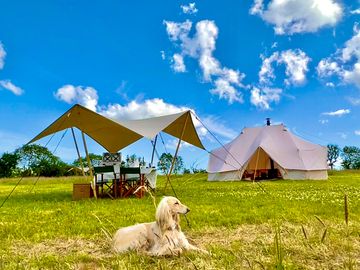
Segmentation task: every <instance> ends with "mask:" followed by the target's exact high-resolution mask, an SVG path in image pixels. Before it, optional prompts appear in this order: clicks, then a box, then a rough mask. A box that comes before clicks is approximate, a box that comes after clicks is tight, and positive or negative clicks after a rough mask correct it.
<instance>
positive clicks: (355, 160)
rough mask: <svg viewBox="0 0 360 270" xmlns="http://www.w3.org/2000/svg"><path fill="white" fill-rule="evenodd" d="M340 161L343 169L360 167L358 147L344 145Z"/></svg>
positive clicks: (359, 150) (359, 149)
mask: <svg viewBox="0 0 360 270" xmlns="http://www.w3.org/2000/svg"><path fill="white" fill-rule="evenodd" d="M341 156H342V160H343V161H342V163H341V165H342V166H343V168H344V169H360V148H358V147H356V146H345V147H344V148H343V150H342V155H341Z"/></svg>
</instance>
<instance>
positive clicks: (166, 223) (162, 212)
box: [155, 197, 172, 231]
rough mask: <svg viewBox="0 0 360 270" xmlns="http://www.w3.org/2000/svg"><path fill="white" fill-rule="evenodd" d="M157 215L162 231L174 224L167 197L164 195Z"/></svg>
mask: <svg viewBox="0 0 360 270" xmlns="http://www.w3.org/2000/svg"><path fill="white" fill-rule="evenodd" d="M155 217H156V222H157V223H158V225H159V227H160V229H161V231H166V230H167V229H168V228H169V227H170V226H171V225H172V224H171V223H172V222H171V221H172V216H171V213H170V207H169V204H168V202H167V198H166V197H164V198H163V199H162V200H161V202H160V203H159V205H158V207H157V209H156V215H155Z"/></svg>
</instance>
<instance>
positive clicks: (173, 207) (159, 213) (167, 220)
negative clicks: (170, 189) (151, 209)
mask: <svg viewBox="0 0 360 270" xmlns="http://www.w3.org/2000/svg"><path fill="white" fill-rule="evenodd" d="M189 211H190V209H189V208H188V207H187V206H186V205H184V204H182V203H181V202H180V201H179V200H178V199H177V198H175V197H170V196H169V197H164V198H163V199H162V200H161V201H160V203H159V205H158V207H157V209H156V222H157V223H158V224H159V226H160V228H161V229H162V230H163V231H165V230H169V229H170V230H173V229H178V228H179V222H180V218H179V214H186V213H188V212H189Z"/></svg>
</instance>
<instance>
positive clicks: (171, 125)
mask: <svg viewBox="0 0 360 270" xmlns="http://www.w3.org/2000/svg"><path fill="white" fill-rule="evenodd" d="M119 123H120V124H121V125H123V126H125V127H127V128H129V129H131V130H133V131H135V132H136V133H139V134H141V135H143V136H144V137H146V138H148V139H153V138H154V137H155V136H156V135H157V134H158V133H159V132H161V131H163V132H165V133H168V134H170V135H172V136H174V137H176V138H179V139H180V138H181V139H182V140H183V141H185V142H187V143H190V144H192V145H194V146H196V147H199V148H201V149H205V148H204V146H203V145H202V143H201V141H200V139H199V136H198V134H197V132H196V128H195V125H194V122H193V119H192V117H191V111H184V112H180V113H176V114H170V115H164V116H159V117H153V118H147V119H140V120H129V121H119ZM183 130H184V132H183ZM181 135H182V136H181Z"/></svg>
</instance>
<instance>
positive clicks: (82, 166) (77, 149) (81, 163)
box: [71, 128, 85, 177]
mask: <svg viewBox="0 0 360 270" xmlns="http://www.w3.org/2000/svg"><path fill="white" fill-rule="evenodd" d="M71 133H72V136H73V139H74V143H75V148H76V152H77V155H78V158H79V163H80V167H81V171H82V174H83V176H84V177H85V171H84V164H83V162H82V159H81V156H80V151H79V147H78V144H77V141H76V137H75V132H74V128H71Z"/></svg>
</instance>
